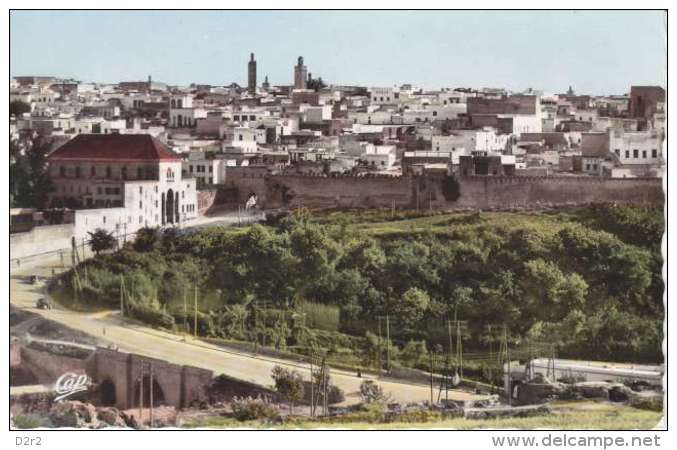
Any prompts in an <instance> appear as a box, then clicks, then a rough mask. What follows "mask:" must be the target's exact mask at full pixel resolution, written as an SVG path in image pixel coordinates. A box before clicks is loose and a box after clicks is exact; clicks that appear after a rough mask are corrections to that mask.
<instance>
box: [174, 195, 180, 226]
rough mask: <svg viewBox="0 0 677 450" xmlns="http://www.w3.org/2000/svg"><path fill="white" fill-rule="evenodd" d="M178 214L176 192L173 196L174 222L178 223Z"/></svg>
mask: <svg viewBox="0 0 677 450" xmlns="http://www.w3.org/2000/svg"><path fill="white" fill-rule="evenodd" d="M180 218H181V216H180V214H179V193H178V192H177V193H176V195H175V196H174V222H176V223H180Z"/></svg>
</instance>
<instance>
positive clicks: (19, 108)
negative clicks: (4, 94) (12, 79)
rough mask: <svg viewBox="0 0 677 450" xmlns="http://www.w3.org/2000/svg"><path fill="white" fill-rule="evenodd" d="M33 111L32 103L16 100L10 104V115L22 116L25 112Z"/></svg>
mask: <svg viewBox="0 0 677 450" xmlns="http://www.w3.org/2000/svg"><path fill="white" fill-rule="evenodd" d="M29 112H31V105H29V104H28V103H26V102H22V101H21V100H14V101H13V102H10V104H9V115H10V117H11V116H20V115H23V114H24V113H29Z"/></svg>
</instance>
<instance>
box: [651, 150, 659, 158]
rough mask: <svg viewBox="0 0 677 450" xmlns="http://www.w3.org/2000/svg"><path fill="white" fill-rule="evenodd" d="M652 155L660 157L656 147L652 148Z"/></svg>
mask: <svg viewBox="0 0 677 450" xmlns="http://www.w3.org/2000/svg"><path fill="white" fill-rule="evenodd" d="M651 157H652V158H658V151H657V150H656V149H655V148H654V149H653V150H651Z"/></svg>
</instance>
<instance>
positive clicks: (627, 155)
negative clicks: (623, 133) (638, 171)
mask: <svg viewBox="0 0 677 450" xmlns="http://www.w3.org/2000/svg"><path fill="white" fill-rule="evenodd" d="M625 157H626V158H630V150H626V151H625Z"/></svg>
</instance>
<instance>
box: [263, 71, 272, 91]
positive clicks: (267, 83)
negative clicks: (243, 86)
mask: <svg viewBox="0 0 677 450" xmlns="http://www.w3.org/2000/svg"><path fill="white" fill-rule="evenodd" d="M261 87H262V88H263V90H264V91H266V92H268V90H269V89H270V83H269V82H268V75H266V79H265V80H263V84H262V85H261Z"/></svg>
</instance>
